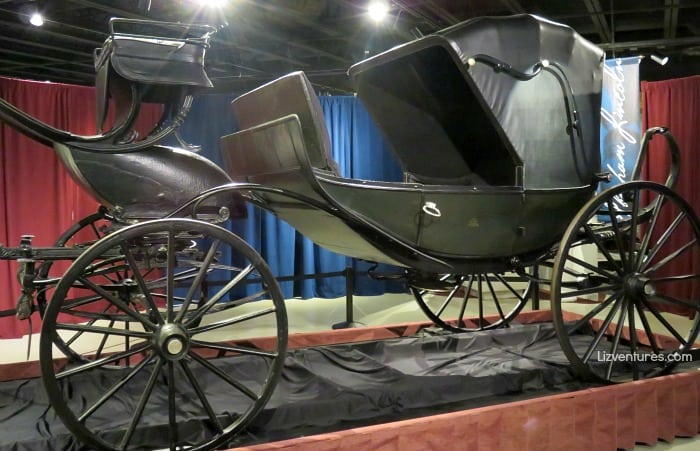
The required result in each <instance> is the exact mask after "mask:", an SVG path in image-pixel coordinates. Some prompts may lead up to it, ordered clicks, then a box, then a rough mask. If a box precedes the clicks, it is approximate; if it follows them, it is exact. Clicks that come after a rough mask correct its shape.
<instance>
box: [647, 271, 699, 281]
mask: <svg viewBox="0 0 700 451" xmlns="http://www.w3.org/2000/svg"><path fill="white" fill-rule="evenodd" d="M694 279H700V274H698V273H696V274H683V275H679V276H668V277H654V278H653V279H651V281H652V282H654V283H665V282H683V281H686V280H694Z"/></svg>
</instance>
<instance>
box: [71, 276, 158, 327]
mask: <svg viewBox="0 0 700 451" xmlns="http://www.w3.org/2000/svg"><path fill="white" fill-rule="evenodd" d="M79 280H80V281H81V282H83V283H84V284H85V285H86V286H88V287H90V288H91V289H92V290H93V291H94V292H95V293H97V294H99V295H100V296H102V297H103V298H104V299H106V300H107V301H109V302H111V303H112V304H114V306H116V307H117V308H119V309H120V310H121V311H123V312H124V313H126V314H127V315H129V316H130V317H131V318H133V319H135V320H136V321H138V322H139V323H141V324H143V326H144V327H146V328H147V329H151V330H153V329H155V328H156V325H155V324H153V323H152V322H151V321H150V320H149V319H148V318H147V317H145V316H143V315H140V314H138V313H136V312H134V311H133V310H131V309H130V308H129V306H128V305H127V304H126V303H124V302H123V301H122V300H121V299H119V298H117V297H115V296H113V295H112V294H111V293H109V292H108V291H107V290H105V289H104V288H102V287H100V286H98V285H96V284H94V283H93V282H92V281H91V280H88V279H86V278H84V277H80V278H79Z"/></svg>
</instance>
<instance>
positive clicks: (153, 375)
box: [119, 360, 163, 449]
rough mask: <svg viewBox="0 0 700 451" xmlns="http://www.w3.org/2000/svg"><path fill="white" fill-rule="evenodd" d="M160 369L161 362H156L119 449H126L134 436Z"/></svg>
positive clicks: (161, 366)
mask: <svg viewBox="0 0 700 451" xmlns="http://www.w3.org/2000/svg"><path fill="white" fill-rule="evenodd" d="M161 368H163V361H162V360H158V363H157V364H156V366H155V368H153V372H152V373H151V376H150V377H149V378H148V382H147V383H146V387H145V388H144V390H143V393H142V394H141V398H140V399H139V403H138V405H137V406H136V410H135V411H134V416H133V417H131V422H129V427H128V428H127V429H126V431H125V432H124V435H123V437H122V441H121V443H120V446H119V447H120V448H121V449H126V448H127V446H129V442H130V441H131V437H132V436H133V435H134V431H135V430H136V426H137V425H138V424H139V422H140V421H141V417H142V416H143V411H144V409H145V408H146V404H147V403H148V399H149V398H150V397H151V393H152V392H153V388H154V387H155V385H156V380H157V379H158V374H159V373H160V370H161Z"/></svg>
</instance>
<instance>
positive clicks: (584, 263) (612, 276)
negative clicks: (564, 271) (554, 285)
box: [569, 255, 622, 282]
mask: <svg viewBox="0 0 700 451" xmlns="http://www.w3.org/2000/svg"><path fill="white" fill-rule="evenodd" d="M569 260H571V261H572V262H573V263H576V264H577V265H579V266H583V267H584V268H586V269H588V270H589V271H592V272H594V273H596V274H598V275H600V276H603V277H605V278H606V279H608V280H610V281H613V280H614V281H617V282H619V281H621V280H622V279H620V277H618V276H616V275H615V274H610V273H609V272H607V271H605V270H604V269H600V268H598V267H597V266H595V265H592V264H590V263H588V262H587V261H585V260H581V259H580V258H578V257H574V256H573V255H569ZM569 274H572V275H576V276H579V275H580V274H579V273H576V272H569Z"/></svg>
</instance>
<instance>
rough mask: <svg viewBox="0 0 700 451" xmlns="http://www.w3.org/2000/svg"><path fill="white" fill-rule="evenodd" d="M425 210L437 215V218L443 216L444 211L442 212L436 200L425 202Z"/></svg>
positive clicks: (431, 214)
mask: <svg viewBox="0 0 700 451" xmlns="http://www.w3.org/2000/svg"><path fill="white" fill-rule="evenodd" d="M423 211H424V212H425V213H427V214H429V215H430V216H435V217H436V218H439V217H440V216H442V213H440V210H439V209H438V207H437V204H436V203H435V202H426V203H424V204H423Z"/></svg>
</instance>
